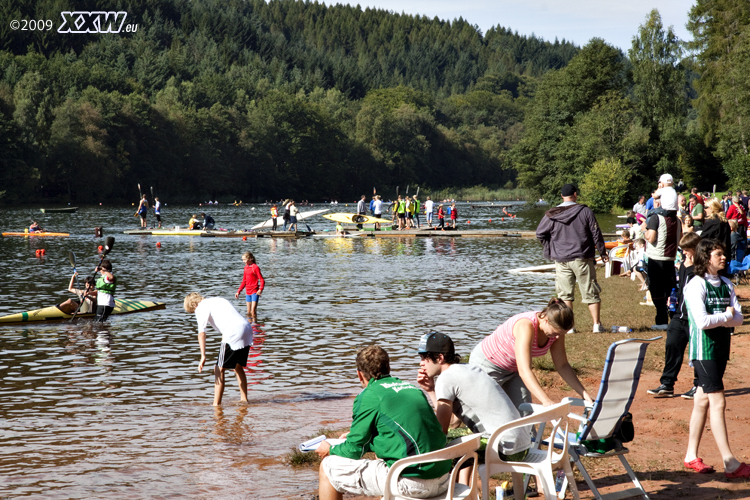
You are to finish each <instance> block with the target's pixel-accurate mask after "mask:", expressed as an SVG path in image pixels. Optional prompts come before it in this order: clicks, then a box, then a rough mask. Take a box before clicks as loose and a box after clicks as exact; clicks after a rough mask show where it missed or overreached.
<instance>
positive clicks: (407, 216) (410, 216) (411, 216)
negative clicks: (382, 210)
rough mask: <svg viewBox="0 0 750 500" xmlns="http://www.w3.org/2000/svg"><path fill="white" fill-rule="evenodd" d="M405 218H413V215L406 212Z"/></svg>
mask: <svg viewBox="0 0 750 500" xmlns="http://www.w3.org/2000/svg"><path fill="white" fill-rule="evenodd" d="M406 218H407V219H413V218H414V216H413V215H412V214H411V213H408V214H406Z"/></svg>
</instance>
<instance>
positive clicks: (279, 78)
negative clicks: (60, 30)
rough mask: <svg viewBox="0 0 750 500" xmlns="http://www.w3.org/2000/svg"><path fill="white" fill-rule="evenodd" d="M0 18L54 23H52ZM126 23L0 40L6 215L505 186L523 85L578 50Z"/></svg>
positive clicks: (232, 25)
mask: <svg viewBox="0 0 750 500" xmlns="http://www.w3.org/2000/svg"><path fill="white" fill-rule="evenodd" d="M79 7H80V6H79ZM81 9H83V7H81ZM0 10H2V11H3V12H4V13H5V14H6V17H7V18H8V19H23V18H26V19H58V18H59V12H60V10H61V7H60V6H59V2H57V3H56V2H55V1H53V0H41V1H39V2H27V1H21V2H11V3H10V4H8V5H7V6H6V8H4V9H0ZM63 10H64V9H63ZM84 10H85V9H84ZM89 10H90V9H89ZM94 10H101V11H108V10H123V8H122V6H121V5H120V4H119V3H118V2H112V1H111V0H104V3H103V4H101V5H99V4H98V5H96V9H94ZM125 10H127V12H128V18H127V22H128V23H133V24H138V26H139V29H138V30H137V32H135V33H120V34H118V35H117V36H102V35H95V34H82V35H76V36H69V37H61V36H57V34H56V33H54V32H53V31H49V32H43V33H42V32H31V31H21V30H17V31H13V30H10V28H9V26H8V25H7V23H6V25H3V26H1V27H0V131H1V132H2V135H0V162H1V165H2V167H3V170H2V172H0V180H3V181H4V180H9V179H11V178H12V179H14V180H17V179H22V181H21V182H17V181H16V182H14V183H13V184H12V186H13V188H12V189H11V190H9V192H8V196H7V197H6V199H8V200H15V199H16V198H24V199H29V200H31V199H33V198H35V197H36V198H47V197H56V198H65V199H70V200H72V199H75V200H80V201H89V202H91V201H97V200H99V199H101V198H105V197H106V198H108V199H120V200H122V199H128V198H129V197H131V196H132V186H134V185H135V184H136V183H139V182H140V183H142V184H143V183H146V184H148V185H154V186H155V187H157V189H158V190H159V192H160V194H161V195H162V196H163V197H164V198H165V199H171V200H172V201H177V200H187V199H191V198H192V199H194V198H195V197H196V196H204V195H207V196H210V197H212V198H216V197H221V196H223V195H226V194H227V193H232V194H235V195H237V196H241V197H243V198H244V199H246V200H250V199H267V198H268V197H272V198H279V197H285V196H294V197H300V198H311V199H316V198H318V199H319V198H329V197H335V198H344V197H346V196H351V195H354V194H355V193H359V192H361V190H362V186H371V185H372V184H373V182H374V181H376V180H377V183H378V184H381V185H391V186H395V185H399V184H408V183H414V184H417V183H418V184H420V185H430V186H434V187H438V188H439V187H444V186H462V185H466V186H470V185H475V184H478V183H487V184H500V185H502V184H506V183H508V182H512V181H514V180H515V172H514V171H513V170H512V169H511V168H510V166H509V164H508V162H507V158H506V156H507V151H508V149H509V148H510V147H512V145H513V144H515V142H517V141H518V140H519V138H520V135H521V126H520V121H521V120H522V119H523V114H524V109H525V106H526V104H527V102H528V100H529V96H530V95H531V94H532V93H533V88H534V85H535V78H537V77H539V76H540V75H542V74H544V73H545V72H546V71H548V70H549V69H557V68H562V67H564V66H565V64H566V63H567V62H568V61H569V60H570V59H571V58H572V57H573V56H574V55H575V54H576V53H577V51H578V48H577V47H575V46H574V45H572V44H570V43H567V42H565V41H564V40H563V41H562V42H558V41H556V42H555V43H549V42H545V41H543V40H541V39H538V38H536V37H534V36H531V37H525V36H520V35H518V34H517V33H513V32H512V31H510V30H508V29H505V28H502V27H497V28H493V29H491V30H489V31H488V32H487V34H486V35H482V33H481V32H480V31H479V30H478V29H477V28H476V27H475V26H471V25H469V24H468V23H466V22H465V21H464V20H463V19H458V20H454V21H451V22H448V21H441V20H439V19H437V18H435V19H428V18H426V17H422V16H410V15H398V14H393V13H391V12H388V11H385V10H379V9H369V8H368V9H365V10H362V8H360V7H358V6H357V7H352V6H348V5H335V6H330V7H329V6H326V5H325V4H321V3H313V2H295V1H287V0H272V1H270V2H266V1H264V0H248V1H245V2H239V1H236V0H230V1H228V2H227V1H219V0H195V1H191V2H184V1H181V0H154V1H149V2H131V3H128V5H127V9H125ZM102 171H104V172H106V174H105V175H101V174H102ZM455 172H460V175H455Z"/></svg>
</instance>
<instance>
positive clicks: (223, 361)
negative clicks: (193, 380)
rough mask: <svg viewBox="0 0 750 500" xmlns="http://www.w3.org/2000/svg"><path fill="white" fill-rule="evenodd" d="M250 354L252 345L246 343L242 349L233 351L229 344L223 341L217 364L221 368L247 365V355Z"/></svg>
mask: <svg viewBox="0 0 750 500" xmlns="http://www.w3.org/2000/svg"><path fill="white" fill-rule="evenodd" d="M248 354H250V346H249V345H246V346H245V347H243V348H242V349H238V350H236V351H233V350H232V348H231V347H229V344H225V343H224V342H222V343H221V348H220V349H219V359H218V360H217V361H216V366H218V367H221V368H230V369H234V368H235V367H236V366H237V365H240V366H247V356H248Z"/></svg>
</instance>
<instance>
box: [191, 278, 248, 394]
mask: <svg viewBox="0 0 750 500" xmlns="http://www.w3.org/2000/svg"><path fill="white" fill-rule="evenodd" d="M183 307H184V309H185V312H187V313H190V314H193V313H195V319H196V320H198V344H199V345H200V348H201V360H200V363H198V373H201V372H202V371H203V366H204V365H205V364H206V328H207V327H208V325H209V324H210V325H211V326H213V327H214V329H216V330H217V331H218V332H219V333H221V348H220V350H219V359H218V360H217V361H216V366H214V390H215V393H214V406H219V405H221V399H222V397H223V396H224V372H225V371H226V370H227V369H229V370H234V373H235V375H237V383H238V384H239V386H240V393H241V398H240V401H242V402H245V403H246V402H247V377H246V376H245V370H244V367H245V366H247V356H248V354H249V353H250V346H251V345H252V344H253V327H252V325H250V323H249V322H248V321H247V320H246V319H245V318H243V317H242V315H241V314H240V313H239V312H237V309H235V308H234V306H233V305H232V304H231V303H230V302H229V301H228V300H227V299H223V298H221V297H207V298H203V296H202V295H201V294H199V293H196V292H193V293H191V294H189V295H188V296H187V297H185V301H184V302H183Z"/></svg>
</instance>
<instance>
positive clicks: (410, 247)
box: [0, 205, 609, 498]
mask: <svg viewBox="0 0 750 500" xmlns="http://www.w3.org/2000/svg"><path fill="white" fill-rule="evenodd" d="M500 209H501V206H499V205H498V206H495V207H484V208H476V209H475V210H473V211H471V212H470V209H469V208H468V207H467V208H464V210H463V211H462V213H467V214H468V213H471V217H472V219H474V220H472V229H473V228H475V227H480V228H481V227H490V223H488V222H482V221H481V219H482V218H484V219H489V218H491V217H497V213H499V210H500ZM190 210H192V207H190V208H188V207H169V206H168V207H166V208H165V210H164V218H165V221H166V225H172V224H177V223H179V222H175V221H176V220H178V219H179V220H181V219H185V220H187V218H186V215H189V213H188V212H189V211H190ZM338 210H339V211H345V208H344V207H340V208H339V209H338ZM211 214H212V215H213V216H214V218H215V219H216V220H217V222H218V225H221V226H223V227H232V228H243V227H250V226H252V225H253V224H255V223H257V222H259V221H261V220H262V219H264V218H265V217H266V213H265V208H263V207H259V208H258V210H255V211H251V210H250V209H249V207H239V208H236V207H218V208H216V207H214V208H212V209H211ZM40 215H42V217H41V220H40V223H41V224H42V226H43V227H49V228H53V229H56V230H67V231H70V232H71V234H72V236H71V237H70V238H65V239H41V238H40V239H38V240H37V239H24V238H3V239H2V240H0V275H2V276H3V278H4V279H3V280H2V282H0V315H4V314H10V313H14V312H19V311H24V310H30V309H36V308H38V307H42V306H47V305H52V304H54V303H59V302H62V301H63V300H64V299H66V298H68V295H69V294H68V293H67V291H66V288H67V283H68V280H69V279H70V274H71V273H72V268H71V266H70V264H69V262H68V252H69V251H73V252H75V255H76V257H77V261H78V270H79V273H80V274H81V276H85V275H86V274H90V273H91V272H92V270H93V268H94V267H95V265H96V264H97V263H98V261H99V258H98V255H97V247H98V245H100V244H101V240H95V239H93V238H92V236H93V228H94V227H95V226H104V227H105V234H107V235H114V236H115V237H116V244H115V246H114V249H113V251H112V253H111V254H110V258H111V260H112V262H113V266H114V272H115V274H116V275H117V276H118V291H117V292H118V296H119V297H121V298H126V299H147V300H158V301H163V302H166V303H167V309H166V310H163V311H154V312H150V313H142V314H133V315H126V316H116V317H112V318H111V321H110V322H109V323H108V324H104V325H102V324H96V323H92V322H90V321H78V322H76V323H69V322H65V323H58V324H48V325H38V326H32V325H29V326H20V327H1V328H0V375H1V377H2V382H1V383H0V417H2V421H3V424H4V425H3V432H2V433H0V477H2V478H3V480H2V481H0V497H3V498H5V497H21V496H44V497H45V498H102V497H105V496H111V497H116V498H144V497H153V498H161V497H167V496H183V497H184V496H187V497H197V498H206V497H217V496H227V495H229V496H234V497H237V498H286V497H296V498H309V495H307V493H309V492H312V491H315V490H316V488H317V472H316V471H314V470H307V469H305V470H300V471H296V470H291V469H289V468H288V467H286V466H285V465H284V464H283V462H282V457H283V455H284V454H286V453H287V452H288V451H289V450H290V449H291V448H292V447H293V446H295V445H296V444H298V443H299V442H300V441H302V440H304V439H306V438H308V437H311V436H313V435H316V434H317V432H318V430H319V429H320V428H322V427H333V428H335V427H343V426H346V425H348V422H349V419H350V415H351V396H352V395H354V394H356V393H357V391H358V390H359V389H358V388H359V385H358V383H357V379H356V375H355V372H354V356H355V354H356V351H357V350H358V349H359V348H360V347H362V346H364V345H367V344H371V343H375V342H377V343H380V344H381V345H383V347H385V349H387V350H388V352H389V353H390V355H391V359H392V363H391V366H392V369H393V371H394V374H395V375H396V376H399V377H401V378H403V379H406V380H412V379H414V378H415V377H416V370H417V366H418V358H417V356H416V354H415V350H416V345H417V341H418V338H419V336H420V335H421V334H422V333H423V332H425V331H427V330H428V329H431V328H440V329H443V330H445V331H447V332H448V333H450V334H451V336H452V337H453V338H454V340H455V341H456V345H457V348H458V350H459V352H460V353H462V354H467V353H468V352H469V351H470V349H471V348H472V347H473V346H474V345H475V344H476V343H477V342H478V341H479V340H480V339H481V338H482V337H483V336H484V335H486V334H488V333H490V332H491V331H492V330H493V329H494V328H495V327H496V326H497V325H498V324H499V323H500V322H502V321H504V320H505V319H506V318H507V317H508V316H510V315H512V314H514V313H516V312H519V311H522V310H527V309H529V308H541V307H542V306H543V305H544V304H545V303H546V302H547V300H548V299H549V297H550V295H551V293H552V291H553V283H552V281H551V280H550V279H549V278H548V277H542V276H530V275H513V274H508V272H507V271H508V269H511V268H515V267H522V266H530V265H536V264H540V263H542V258H541V249H540V246H539V245H538V243H537V242H536V241H535V240H520V239H490V238H478V239H474V238H456V239H454V238H438V239H431V238H418V239H414V238H400V237H395V238H382V239H381V238H316V239H303V240H288V239H283V240H281V239H279V240H276V239H266V238H264V239H258V240H255V239H249V240H248V241H242V240H241V239H227V238H200V237H159V238H156V237H141V236H128V235H123V234H120V233H121V232H122V231H123V230H124V229H128V228H134V227H136V226H137V223H138V221H137V220H135V218H133V217H132V210H131V207H122V208H99V207H96V208H94V207H92V208H82V209H80V210H79V212H78V213H76V214H40ZM540 216H541V211H539V210H537V211H530V212H519V216H518V218H517V219H514V220H513V221H506V222H505V223H504V224H505V226H504V227H503V229H505V228H510V227H515V228H520V229H533V227H534V226H535V225H536V222H535V220H538V218H539V217H540ZM31 217H36V214H34V213H33V211H32V210H31V209H19V210H4V211H3V220H4V221H5V223H6V225H7V227H9V228H13V229H20V228H22V227H24V226H26V225H28V219H30V218H31ZM322 220H323V219H319V221H318V222H313V223H311V225H313V226H314V227H315V228H316V229H318V230H321V229H325V228H327V227H332V226H333V224H332V223H329V222H328V221H325V222H320V221H322ZM475 221H476V222H475ZM182 222H183V225H184V221H182ZM493 225H494V222H493ZM605 229H609V228H605ZM157 241H159V242H161V248H157V247H156V242H157ZM37 248H44V249H45V250H46V255H45V256H44V257H42V258H37V257H36V255H35V250H36V249H37ZM246 250H251V251H252V252H253V253H254V254H255V256H256V258H257V260H258V264H259V265H260V267H261V269H262V271H263V274H264V277H265V278H266V280H267V288H266V290H265V291H264V293H263V297H262V299H261V301H260V304H259V307H258V319H259V323H258V324H257V325H255V327H254V332H255V340H254V343H253V347H252V349H251V351H250V356H249V359H248V366H247V369H246V371H247V378H248V386H249V399H250V403H249V404H247V405H245V404H240V403H239V391H238V389H237V387H236V385H235V384H233V383H228V384H227V387H226V389H225V394H224V402H225V404H224V406H223V407H222V408H220V409H214V408H213V407H212V406H211V403H212V401H213V390H214V388H213V380H212V376H213V375H212V374H211V372H212V371H211V370H204V372H203V373H202V374H200V373H198V371H197V366H198V361H199V359H200V350H199V348H198V342H197V326H196V323H195V319H194V317H192V316H190V315H188V314H186V313H184V312H183V310H182V299H183V298H184V296H185V295H186V294H187V293H189V292H192V291H199V292H201V293H202V294H204V295H206V296H214V295H217V296H222V297H225V298H228V299H230V300H234V299H233V297H234V292H235V291H236V289H237V287H238V286H239V283H240V280H241V278H242V261H241V255H242V253H243V252H244V251H246ZM234 303H235V305H236V306H237V308H238V310H240V311H242V312H244V309H245V304H244V300H237V301H235V302H234ZM219 343H220V337H219V336H218V335H217V334H216V333H215V332H209V335H208V341H207V351H208V362H209V363H214V362H215V360H216V356H217V354H218V347H219Z"/></svg>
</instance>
